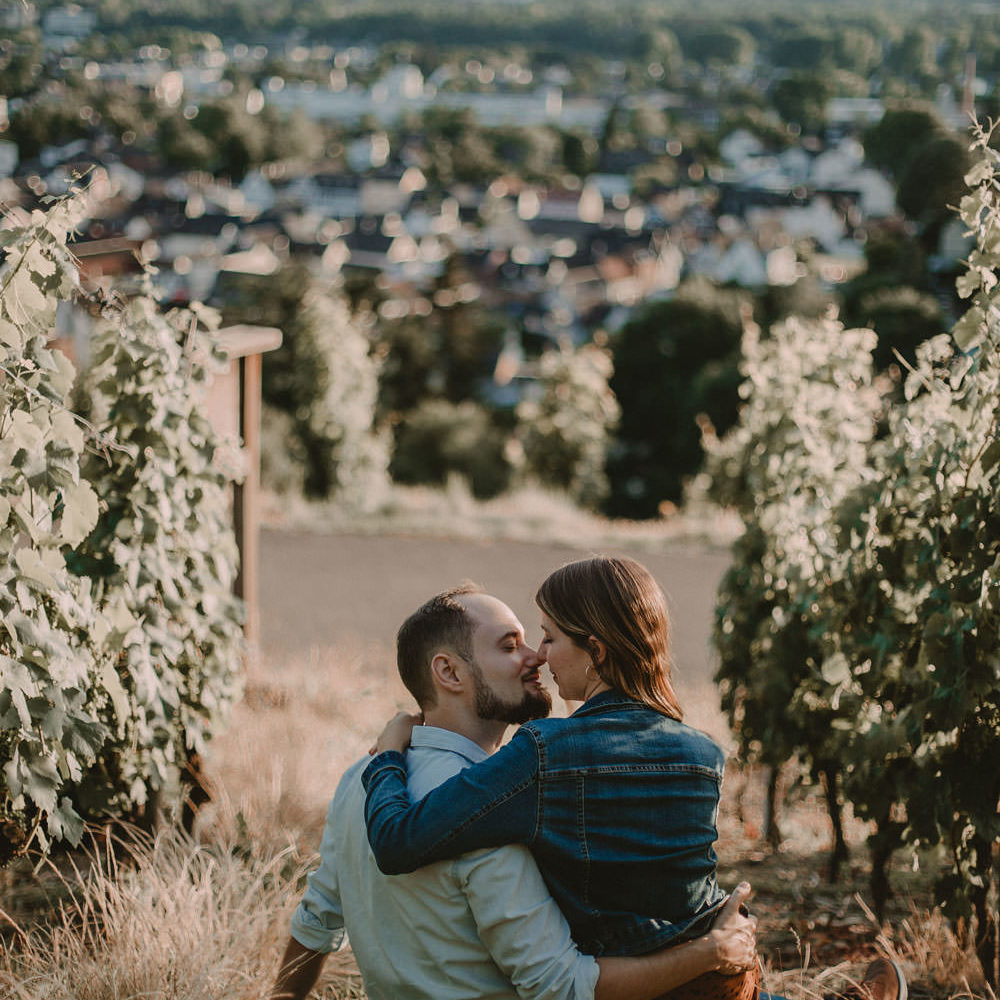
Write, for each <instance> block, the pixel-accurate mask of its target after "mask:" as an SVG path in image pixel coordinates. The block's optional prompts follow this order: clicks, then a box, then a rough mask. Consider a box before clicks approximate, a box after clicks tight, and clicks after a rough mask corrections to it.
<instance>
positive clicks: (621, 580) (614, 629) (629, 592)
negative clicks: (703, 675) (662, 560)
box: [535, 556, 684, 721]
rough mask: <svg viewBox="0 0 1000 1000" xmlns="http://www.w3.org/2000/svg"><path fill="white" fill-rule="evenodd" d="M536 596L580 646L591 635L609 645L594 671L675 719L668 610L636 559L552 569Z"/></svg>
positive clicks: (594, 561)
mask: <svg viewBox="0 0 1000 1000" xmlns="http://www.w3.org/2000/svg"><path fill="white" fill-rule="evenodd" d="M535 601H536V603H537V604H538V606H539V607H540V608H541V609H542V611H544V612H545V614H547V615H548V616H549V617H550V618H551V619H552V621H553V622H555V624H556V625H558V626H559V628H560V629H562V631H563V632H565V633H566V635H568V636H569V637H570V639H571V640H572V641H573V642H574V643H575V644H576V645H577V646H579V647H580V648H581V649H587V650H588V651H592V643H591V642H590V640H591V638H596V639H599V640H600V641H601V642H602V643H604V645H605V646H606V647H607V657H606V658H605V660H604V662H603V663H600V664H598V663H595V664H594V668H595V669H596V670H597V673H598V676H600V678H601V679H602V680H603V681H604V682H605V683H606V684H610V685H611V686H612V687H615V688H617V689H618V690H619V691H622V692H624V693H625V694H627V695H629V696H630V697H632V698H635V699H636V701H640V702H642V703H643V704H644V705H646V706H648V707H649V708H652V709H654V710H655V711H657V712H661V713H662V714H663V715H667V716H669V717H670V718H672V719H677V720H678V721H679V720H680V719H681V718H682V717H683V714H684V713H683V711H682V710H681V706H680V702H679V701H678V700H677V695H676V694H675V693H674V688H673V685H672V684H671V682H670V668H671V664H670V615H669V612H668V611H667V602H666V599H665V598H664V596H663V591H662V590H660V587H659V585H658V584H657V582H656V581H655V580H654V579H653V577H652V575H651V574H650V572H649V571H648V570H647V569H646V568H645V566H643V565H641V564H640V563H637V562H636V561H635V560H634V559H618V558H610V557H607V556H596V557H595V558H593V559H582V560H580V561H579V562H573V563H569V564H568V565H566V566H563V567H561V568H560V569H557V570H556V571H555V572H554V573H552V574H550V575H549V576H548V577H547V578H546V580H545V581H544V582H543V583H542V585H541V587H539V588H538V593H537V594H536V595H535Z"/></svg>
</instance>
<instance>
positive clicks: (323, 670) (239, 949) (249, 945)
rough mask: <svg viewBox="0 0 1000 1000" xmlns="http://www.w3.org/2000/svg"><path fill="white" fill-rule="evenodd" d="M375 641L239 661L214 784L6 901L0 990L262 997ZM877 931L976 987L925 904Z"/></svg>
mask: <svg viewBox="0 0 1000 1000" xmlns="http://www.w3.org/2000/svg"><path fill="white" fill-rule="evenodd" d="M389 652H390V651H388V650H386V649H383V648H380V647H378V646H375V645H372V646H345V647H341V648H336V649H315V650H313V651H312V652H311V653H310V654H309V655H308V656H305V657H303V658H300V659H295V660H291V661H289V662H282V663H273V662H272V663H258V664H252V665H251V666H250V668H249V671H248V677H247V688H246V697H245V698H244V700H243V702H242V703H241V704H240V705H239V706H238V707H237V709H236V712H235V715H234V717H233V720H232V724H231V726H230V729H229V731H228V733H227V734H226V735H225V736H224V737H223V738H221V739H220V740H218V741H217V742H216V744H215V745H214V747H213V749H212V754H211V757H210V767H211V773H212V777H213V779H214V781H215V783H216V794H215V799H214V801H213V803H212V804H211V805H210V806H209V807H207V808H206V809H205V810H204V811H203V813H202V815H201V817H200V819H199V824H198V826H197V828H196V831H195V834H196V836H195V838H193V839H192V838H188V837H185V836H184V835H183V834H180V833H178V832H177V831H176V830H175V829H173V828H172V827H169V826H167V827H165V828H164V829H163V830H162V831H161V832H160V833H159V834H158V835H157V836H156V837H155V838H152V839H146V840H142V839H138V840H133V841H132V842H131V844H130V846H129V848H128V849H127V850H119V851H118V852H117V853H116V852H115V851H114V850H112V848H111V845H110V843H109V842H108V841H103V842H101V841H97V842H95V846H94V847H93V848H92V849H91V850H90V851H89V852H85V853H84V854H82V855H80V856H78V857H77V858H75V859H74V864H75V867H71V868H69V869H66V868H63V869H62V875H61V876H60V877H61V879H62V880H63V882H64V884H65V886H66V891H67V896H66V899H65V900H64V901H63V903H62V904H61V906H60V907H59V908H58V909H57V910H56V911H55V913H54V915H50V916H49V918H48V919H46V920H45V921H43V922H40V923H39V924H37V925H35V926H28V922H27V921H25V920H22V919H20V918H17V917H15V920H16V929H12V931H11V933H10V934H9V935H8V936H7V938H6V939H5V940H6V944H4V945H3V946H2V948H0V1000H8V998H9V1000H133V998H134V1000H138V998H143V1000H264V998H266V997H267V995H268V991H269V988H270V985H271V983H272V981H273V977H274V974H275V972H276V969H277V964H278V961H279V958H280V955H281V952H282V950H283V948H284V944H285V942H286V940H287V928H288V921H289V918H290V916H291V913H292V910H293V909H294V907H295V905H296V903H297V901H298V897H299V895H300V893H301V890H302V888H303V879H304V876H305V873H306V872H308V871H309V870H310V869H311V868H312V867H313V866H314V865H315V863H316V855H315V850H316V847H317V845H318V843H319V837H320V832H321V829H322V824H323V819H324V816H325V812H326V808H327V805H328V802H329V799H330V797H331V796H332V794H333V791H334V789H335V786H336V783H337V780H338V779H339V776H340V774H341V773H342V772H343V770H344V769H345V768H346V767H347V766H348V765H349V764H350V763H351V762H352V761H354V760H355V759H357V758H358V757H360V756H361V755H363V754H364V753H365V752H366V750H367V747H368V746H369V744H370V743H371V741H372V738H373V736H374V735H375V734H376V733H377V732H378V730H379V729H380V728H381V725H382V724H383V722H384V721H385V719H386V718H387V717H388V715H389V714H391V713H392V711H393V710H394V709H395V708H396V707H397V706H402V705H405V704H407V703H408V696H407V695H406V693H405V691H404V689H403V687H402V685H401V683H400V682H399V680H398V678H397V677H396V676H395V672H394V670H392V669H391V668H389V666H388V665H389V664H391V662H392V660H391V657H390V656H389ZM730 794H732V793H730ZM810 808H812V805H810ZM724 811H725V810H724ZM728 811H729V812H733V811H734V810H733V808H732V805H731V804H730V805H729V806H728ZM723 836H724V837H725V836H726V834H725V831H724V832H723ZM96 845H99V846H96ZM722 850H723V851H724V850H725V846H724V845H722ZM0 916H2V914H0ZM877 933H878V928H875V927H873V931H872V936H873V937H874V936H875V934H877ZM880 944H881V947H882V950H883V951H886V952H888V953H890V954H892V955H893V956H894V957H896V958H897V959H898V960H899V961H900V962H901V963H902V964H903V966H904V968H905V969H906V972H907V974H908V976H909V977H910V979H911V980H912V981H914V982H918V983H919V984H921V990H922V989H926V991H927V992H926V993H924V995H926V996H934V997H940V998H953V1000H959V998H974V997H984V998H985V997H987V996H988V993H987V991H986V990H985V988H984V987H983V986H982V984H981V980H977V979H976V978H975V976H974V964H973V962H972V960H971V959H970V957H969V955H968V954H967V953H963V952H962V949H960V948H959V947H958V945H957V944H956V943H955V939H954V937H953V936H952V935H951V932H950V930H949V929H948V927H947V926H946V924H945V922H944V921H943V919H941V918H940V917H939V916H937V915H935V914H932V913H926V912H917V911H915V912H914V913H913V914H912V915H911V917H910V919H908V920H905V921H903V922H902V923H901V924H900V925H899V926H897V927H896V928H894V930H893V932H892V935H891V936H884V937H883V938H882V940H881V942H880ZM863 967H864V964H863V962H862V963H854V964H847V963H842V964H841V965H839V966H837V967H835V968H833V969H819V968H815V967H814V966H813V963H812V962H811V959H810V956H809V953H808V948H803V951H802V954H801V955H800V961H799V962H798V963H797V967H795V968H792V969H791V970H784V971H782V970H777V969H773V968H769V969H768V970H767V974H766V977H765V984H766V986H767V988H768V989H769V990H771V991H772V992H775V993H781V994H783V995H785V996H788V997H789V998H791V1000H820V998H821V997H824V996H826V995H829V994H830V993H832V992H833V991H835V990H839V989H842V988H844V986H845V985H847V984H848V983H850V982H851V981H852V979H856V978H857V977H858V976H860V975H861V972H862V970H863ZM970 983H971V985H970ZM921 990H917V991H915V992H914V995H915V996H919V995H921ZM319 995H320V996H322V997H324V998H326V1000H334V998H336V1000H350V998H363V997H364V993H363V990H362V988H361V985H360V979H359V977H358V974H357V969H356V967H355V966H354V964H353V959H352V957H351V955H350V952H349V951H345V952H343V953H339V954H337V955H335V956H332V957H331V959H330V960H329V961H328V962H327V966H326V969H325V972H324V978H323V979H322V981H321V984H320V990H319ZM992 1000H996V998H992Z"/></svg>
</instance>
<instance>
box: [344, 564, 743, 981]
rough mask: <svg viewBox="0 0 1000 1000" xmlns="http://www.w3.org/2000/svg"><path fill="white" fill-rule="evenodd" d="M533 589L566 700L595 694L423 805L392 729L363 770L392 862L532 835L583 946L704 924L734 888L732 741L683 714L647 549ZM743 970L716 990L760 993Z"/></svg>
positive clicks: (681, 936) (598, 947)
mask: <svg viewBox="0 0 1000 1000" xmlns="http://www.w3.org/2000/svg"><path fill="white" fill-rule="evenodd" d="M536 601H537V603H538V606H539V608H540V610H541V612H542V631H543V639H542V644H541V647H540V649H539V655H540V656H541V657H542V658H544V659H545V660H546V661H547V662H548V665H549V668H550V670H551V671H552V675H553V678H554V679H555V682H556V685H557V686H558V689H559V693H560V694H561V695H562V697H563V698H564V699H566V700H568V701H583V702H584V704H583V705H582V706H581V707H580V708H579V709H578V710H577V711H576V712H574V713H573V715H572V716H570V717H569V718H568V719H542V720H539V721H536V722H529V723H527V724H525V725H524V726H522V727H521V728H520V729H519V730H518V731H517V732H516V734H515V735H514V737H513V739H512V740H511V741H510V743H509V744H508V745H507V746H505V747H503V748H501V749H500V750H499V751H498V752H497V753H495V754H494V755H493V756H492V757H491V758H490V759H489V760H487V761H484V762H482V763H481V764H477V765H476V766H474V767H471V768H468V769H466V770H465V771H463V772H462V774H461V775H458V776H457V777H455V778H453V779H452V780H450V781H448V782H446V783H445V784H443V785H441V786H440V787H439V788H438V789H436V790H435V791H433V792H431V794H430V795H428V796H427V797H426V798H425V799H423V800H422V801H421V802H420V803H419V804H416V805H411V804H410V802H409V799H408V798H407V795H406V788H405V776H404V773H403V772H402V769H401V767H400V761H401V758H400V757H399V756H398V753H396V751H402V749H404V747H405V738H403V737H401V736H400V734H399V732H398V728H394V727H393V726H391V725H390V726H389V727H387V729H386V731H385V732H384V733H383V736H382V737H380V742H379V745H378V747H377V749H378V751H379V753H378V754H377V755H376V757H375V758H374V759H373V760H372V762H371V764H369V766H368V768H367V770H366V771H365V774H364V779H363V780H364V782H365V785H366V788H367V790H368V805H367V820H368V831H369V840H370V842H371V845H372V849H373V851H374V853H375V857H376V860H377V861H378V864H379V867H380V868H381V869H382V870H383V871H385V872H387V873H390V874H397V873H400V872H404V871H412V870H413V869H414V868H417V867H419V866H420V865H423V864H426V863H428V862H430V861H436V860H440V859H443V858H446V857H453V856H455V855H458V854H462V853H465V852H466V851H469V850H472V849H474V848H480V847H488V846H494V845H498V844H504V843H511V842H517V843H523V844H526V845H527V846H528V847H529V848H530V849H531V851H532V853H533V854H534V856H535V859H536V861H537V862H538V866H539V868H540V869H541V871H542V873H543V875H544V876H545V879H546V882H547V883H548V885H549V889H550V891H551V892H552V895H553V896H554V897H555V899H556V901H557V902H558V903H559V905H560V906H561V908H562V910H563V912H564V913H565V914H566V917H567V919H568V920H569V923H570V927H571V929H572V931H573V936H574V938H575V939H576V941H577V943H578V945H579V946H580V948H581V950H583V951H587V952H590V953H592V954H594V955H636V954H642V953H645V952H648V951H652V950H653V949H655V948H660V947H663V946H664V945H668V944H671V943H676V942H679V941H682V940H686V939H688V938H690V937H693V936H696V935H698V934H701V933H704V931H705V930H706V929H707V926H708V925H709V924H710V923H711V921H712V919H713V917H714V915H715V914H716V912H717V911H718V909H719V907H720V906H721V905H722V904H723V902H724V901H725V894H724V893H723V892H722V890H721V889H720V888H719V885H718V883H717V882H716V857H715V853H714V850H713V848H712V845H713V843H714V841H715V839H716V836H717V833H716V826H715V824H716V817H717V812H718V802H719V788H720V783H721V780H722V769H723V754H722V751H721V750H720V749H719V748H718V747H717V746H716V745H715V743H713V742H712V740H710V739H709V738H708V737H707V736H705V735H704V734H703V733H700V732H698V731H696V730H694V729H691V728H690V727H688V726H685V725H684V724H683V722H682V721H681V714H682V713H681V709H680V705H679V704H678V701H677V697H676V695H675V694H674V691H673V688H672V686H671V683H670V659H669V642H668V638H669V635H668V615H667V608H666V602H665V600H664V597H663V593H662V592H661V590H660V588H659V587H658V586H657V584H656V582H655V581H654V580H653V578H652V576H651V575H650V574H649V573H648V572H647V571H646V570H645V569H644V568H643V567H642V566H641V565H639V563H637V562H635V561H634V560H631V559H613V558H594V559H588V560H583V561H581V562H576V563H571V564H569V565H568V566H564V567H563V568H561V569H559V570H557V571H556V572H554V573H553V574H552V575H551V576H549V577H548V578H547V579H546V580H545V582H544V583H543V584H542V586H541V587H540V589H539V591H538V594H537V595H536ZM383 751H387V752H383ZM702 978H704V977H702ZM731 978H732V980H734V981H733V982H730V983H727V984H726V986H727V988H726V989H725V990H724V991H720V990H719V989H713V990H711V991H710V992H712V993H713V994H714V995H716V996H718V995H721V992H725V993H726V995H729V996H736V995H752V994H753V992H754V991H755V986H756V982H757V980H756V977H755V975H753V974H748V975H746V976H737V977H731ZM735 980H738V982H735ZM697 984H699V980H696V981H695V982H694V983H693V984H689V986H688V987H686V988H685V991H688V990H691V989H692V987H694V988H695V992H697ZM702 985H704V984H702ZM716 985H717V984H716ZM689 995H694V994H689Z"/></svg>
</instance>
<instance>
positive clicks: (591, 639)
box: [587, 635, 608, 667]
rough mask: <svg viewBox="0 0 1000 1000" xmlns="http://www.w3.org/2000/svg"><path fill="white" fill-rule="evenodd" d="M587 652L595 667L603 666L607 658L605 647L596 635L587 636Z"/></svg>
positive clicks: (606, 648)
mask: <svg viewBox="0 0 1000 1000" xmlns="http://www.w3.org/2000/svg"><path fill="white" fill-rule="evenodd" d="M587 651H588V652H589V653H590V658H591V659H592V660H593V661H594V666H595V667H600V666H603V664H604V661H605V660H606V659H607V658H608V647H607V645H606V644H605V643H603V642H601V640H600V639H598V638H597V636H596V635H588V636H587Z"/></svg>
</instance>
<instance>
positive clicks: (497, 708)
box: [472, 668, 552, 726]
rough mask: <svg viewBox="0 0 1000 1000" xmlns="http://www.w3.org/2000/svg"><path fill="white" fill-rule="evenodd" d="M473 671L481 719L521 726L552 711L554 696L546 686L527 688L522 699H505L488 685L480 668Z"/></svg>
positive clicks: (477, 709)
mask: <svg viewBox="0 0 1000 1000" xmlns="http://www.w3.org/2000/svg"><path fill="white" fill-rule="evenodd" d="M472 673H473V677H474V678H475V685H476V715H478V716H479V718H480V719H488V720H490V721H491V722H506V723H507V724H508V725H511V726H519V725H521V723H522V722H530V721H531V720H532V719H544V718H545V717H546V716H547V715H548V714H549V712H551V711H552V696H551V695H550V694H549V693H548V691H546V690H545V688H539V689H538V690H537V691H528V690H525V692H524V697H523V698H521V699H520V701H503V700H501V699H500V698H499V697H497V695H496V694H494V693H493V691H492V690H490V688H488V687H487V686H486V684H485V682H484V681H483V677H482V674H481V673H480V672H479V670H478V669H476V668H473V671H472Z"/></svg>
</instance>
